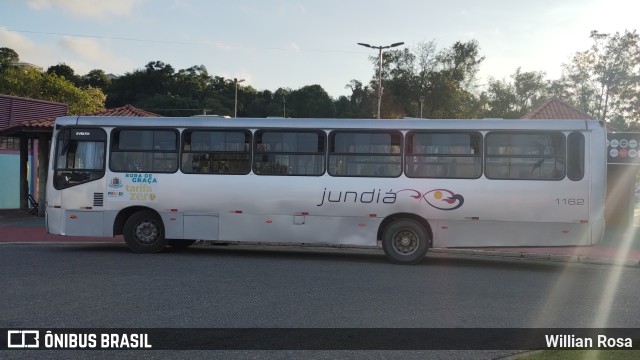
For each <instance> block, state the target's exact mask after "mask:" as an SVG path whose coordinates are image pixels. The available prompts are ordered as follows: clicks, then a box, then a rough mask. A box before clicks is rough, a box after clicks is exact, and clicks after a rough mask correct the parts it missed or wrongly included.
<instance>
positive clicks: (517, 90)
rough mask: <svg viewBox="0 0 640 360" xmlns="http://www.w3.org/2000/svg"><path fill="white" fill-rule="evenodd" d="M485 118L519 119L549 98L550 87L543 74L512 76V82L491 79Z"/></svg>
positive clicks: (517, 71)
mask: <svg viewBox="0 0 640 360" xmlns="http://www.w3.org/2000/svg"><path fill="white" fill-rule="evenodd" d="M485 94H486V97H487V99H486V110H485V112H484V115H483V117H496V118H504V119H518V118H520V117H522V116H523V115H525V114H526V113H527V112H529V111H530V110H531V109H532V108H533V107H535V106H536V105H538V104H540V103H541V102H543V101H544V100H546V99H547V98H548V97H549V85H548V82H547V81H546V80H544V73H542V72H522V71H521V70H520V68H518V69H516V72H515V73H514V74H512V75H511V82H507V81H506V80H495V79H489V82H488V88H487V90H486V93H485Z"/></svg>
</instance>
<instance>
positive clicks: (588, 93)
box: [552, 30, 640, 130]
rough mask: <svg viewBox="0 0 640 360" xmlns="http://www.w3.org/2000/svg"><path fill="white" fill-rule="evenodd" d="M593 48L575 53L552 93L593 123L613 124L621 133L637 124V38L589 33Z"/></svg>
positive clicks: (639, 66) (639, 51)
mask: <svg viewBox="0 0 640 360" xmlns="http://www.w3.org/2000/svg"><path fill="white" fill-rule="evenodd" d="M590 37H591V39H592V41H593V45H592V46H591V48H590V49H589V50H586V51H582V52H577V53H576V54H575V55H574V56H573V58H572V59H571V62H570V63H569V64H564V65H563V71H562V76H561V78H560V79H558V80H557V81H554V83H553V85H552V88H553V92H554V93H555V94H556V95H557V96H559V97H561V98H563V99H565V100H567V101H569V102H571V103H573V104H575V105H576V106H577V107H579V108H580V109H581V110H583V111H585V112H586V113H588V114H590V115H592V116H593V117H595V118H596V119H600V120H605V121H611V122H614V123H616V124H617V125H618V126H619V127H620V126H622V127H621V128H620V129H621V130H624V129H625V128H627V127H631V128H634V127H637V123H638V122H639V121H640V90H639V89H640V36H639V35H638V33H637V32H636V31H635V30H634V31H628V30H625V32H624V33H623V34H620V33H619V32H616V33H615V34H603V33H599V32H597V31H592V32H591V36H590Z"/></svg>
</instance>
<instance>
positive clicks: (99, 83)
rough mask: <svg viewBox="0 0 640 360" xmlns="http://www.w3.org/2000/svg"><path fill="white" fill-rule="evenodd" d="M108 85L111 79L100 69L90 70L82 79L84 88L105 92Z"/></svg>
mask: <svg viewBox="0 0 640 360" xmlns="http://www.w3.org/2000/svg"><path fill="white" fill-rule="evenodd" d="M109 84H111V79H109V77H108V76H107V74H105V73H104V71H103V70H100V69H94V70H91V71H89V72H88V73H87V74H86V75H84V76H83V77H82V86H84V87H89V86H90V87H94V88H98V89H100V90H102V91H106V89H107V87H108V86H109Z"/></svg>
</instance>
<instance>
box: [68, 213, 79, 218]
mask: <svg viewBox="0 0 640 360" xmlns="http://www.w3.org/2000/svg"><path fill="white" fill-rule="evenodd" d="M69 218H70V219H77V218H78V215H76V214H71V215H70V216H69Z"/></svg>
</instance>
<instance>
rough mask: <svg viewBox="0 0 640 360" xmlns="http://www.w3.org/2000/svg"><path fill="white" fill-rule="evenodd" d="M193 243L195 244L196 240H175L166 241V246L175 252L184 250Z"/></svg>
mask: <svg viewBox="0 0 640 360" xmlns="http://www.w3.org/2000/svg"><path fill="white" fill-rule="evenodd" d="M195 243H196V240H177V239H169V240H167V245H169V246H171V247H172V248H174V249H176V250H182V249H186V248H188V247H189V246H191V245H193V244H195Z"/></svg>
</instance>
